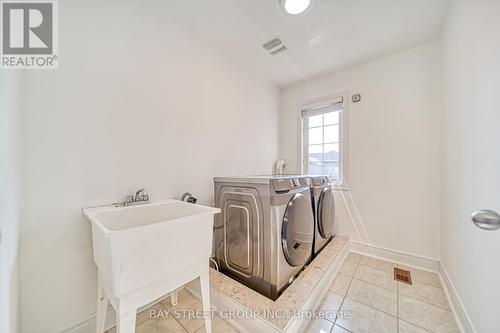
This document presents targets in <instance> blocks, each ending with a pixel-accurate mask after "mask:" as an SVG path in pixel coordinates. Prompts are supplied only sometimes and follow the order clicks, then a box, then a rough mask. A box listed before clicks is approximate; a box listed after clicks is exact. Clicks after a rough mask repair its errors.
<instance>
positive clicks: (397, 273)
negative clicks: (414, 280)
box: [394, 267, 411, 285]
mask: <svg viewBox="0 0 500 333" xmlns="http://www.w3.org/2000/svg"><path fill="white" fill-rule="evenodd" d="M394 280H396V281H399V282H404V283H407V284H410V285H411V274H410V271H407V270H404V269H401V268H396V267H394Z"/></svg>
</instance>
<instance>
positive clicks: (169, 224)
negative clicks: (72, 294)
mask: <svg viewBox="0 0 500 333" xmlns="http://www.w3.org/2000/svg"><path fill="white" fill-rule="evenodd" d="M219 212H220V210H219V209H218V208H213V207H207V206H202V205H197V204H192V203H188V202H184V201H179V200H173V199H170V200H164V201H158V202H153V203H148V204H143V205H138V206H128V207H115V206H107V207H99V208H87V209H84V210H83V213H84V215H85V216H86V217H87V218H88V220H89V221H90V222H91V224H92V243H93V250H94V261H95V263H96V265H97V268H98V300H97V307H98V316H97V317H98V318H97V322H98V325H97V331H98V332H102V328H103V325H104V319H103V318H104V316H105V309H106V304H107V302H108V300H109V301H110V302H111V304H112V305H113V307H114V308H115V310H116V311H117V313H118V321H117V326H118V332H133V328H134V327H135V326H134V325H133V322H135V313H136V311H137V309H139V308H140V307H142V306H144V305H146V304H148V303H150V302H153V301H155V300H157V299H158V298H160V297H162V296H165V295H166V294H168V293H171V292H175V290H176V288H179V287H181V286H182V285H183V284H185V283H187V282H189V281H191V280H193V279H196V278H200V283H201V284H202V294H203V295H202V296H203V303H204V304H203V305H204V309H205V308H207V309H208V310H209V309H210V306H209V304H210V303H209V291H208V290H209V282H208V269H209V264H208V262H209V258H210V255H211V253H212V235H213V233H212V229H213V215H214V214H217V213H219ZM205 323H206V325H207V327H206V328H207V331H210V319H209V318H205Z"/></svg>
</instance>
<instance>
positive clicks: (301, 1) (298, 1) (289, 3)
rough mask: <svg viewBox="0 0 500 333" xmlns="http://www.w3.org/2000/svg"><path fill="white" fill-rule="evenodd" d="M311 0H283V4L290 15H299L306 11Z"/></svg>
mask: <svg viewBox="0 0 500 333" xmlns="http://www.w3.org/2000/svg"><path fill="white" fill-rule="evenodd" d="M310 3H311V0H281V5H282V6H283V8H284V9H285V11H286V12H287V13H288V14H290V15H297V14H300V13H302V12H304V11H305V10H306V9H307V7H309V4H310Z"/></svg>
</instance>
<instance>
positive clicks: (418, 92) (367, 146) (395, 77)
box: [280, 42, 441, 259]
mask: <svg viewBox="0 0 500 333" xmlns="http://www.w3.org/2000/svg"><path fill="white" fill-rule="evenodd" d="M440 79H441V76H440V47H439V43H437V42H432V43H428V44H425V45H422V46H420V47H417V48H415V49H411V50H408V51H404V52H400V53H396V54H392V55H389V56H386V57H384V58H381V59H378V60H375V61H372V62H369V63H366V64H363V65H361V66H357V67H354V68H351V69H348V70H346V71H343V72H341V73H338V74H333V75H329V76H326V77H321V78H316V79H312V80H309V81H308V82H307V83H301V84H298V85H294V86H291V87H288V88H286V89H284V90H283V91H282V93H281V106H280V158H284V159H286V160H287V165H288V166H287V169H286V171H287V172H292V173H293V172H299V171H300V159H299V153H300V112H299V106H300V105H301V104H303V103H304V102H307V101H309V100H314V99H317V98H320V97H324V96H330V95H332V94H335V93H338V92H342V91H348V92H349V96H351V95H352V94H355V93H360V94H361V96H362V101H361V102H360V103H357V104H356V103H351V102H350V97H349V101H347V106H348V110H347V115H348V118H349V128H348V146H349V148H348V170H347V172H348V187H349V189H350V191H348V192H338V193H337V197H336V199H337V201H336V207H337V222H336V232H338V233H341V234H344V235H348V236H349V237H351V239H353V240H357V241H362V242H368V243H372V244H373V245H375V246H379V247H383V248H389V249H393V250H397V251H402V252H406V253H411V254H416V255H419V256H424V257H430V258H435V259H438V258H439V220H440V177H439V176H440V175H439V170H440V109H441V104H440ZM341 194H343V195H344V196H345V197H346V202H347V205H346V203H345V202H344V200H343V198H342V196H341ZM351 199H353V201H352V200H351ZM353 202H354V204H353ZM355 206H356V207H357V208H358V209H359V215H360V217H361V219H359V218H358V217H357V216H356V210H355V208H356V207H355ZM346 207H349V208H350V210H351V211H352V215H353V216H354V217H355V219H354V223H355V224H353V222H352V220H351V218H350V216H349V214H348V213H347V209H346ZM361 221H362V222H361ZM363 226H364V229H363ZM356 228H357V229H356Z"/></svg>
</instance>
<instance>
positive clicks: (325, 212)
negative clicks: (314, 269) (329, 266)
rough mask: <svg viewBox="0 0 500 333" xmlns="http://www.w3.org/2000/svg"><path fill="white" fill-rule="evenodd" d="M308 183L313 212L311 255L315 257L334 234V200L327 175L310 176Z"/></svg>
mask: <svg viewBox="0 0 500 333" xmlns="http://www.w3.org/2000/svg"><path fill="white" fill-rule="evenodd" d="M310 184H311V202H312V208H313V212H314V245H313V257H315V256H316V255H318V253H319V252H320V251H321V250H322V249H323V248H324V247H325V246H326V245H327V244H328V242H330V241H331V240H332V238H333V236H334V235H333V225H334V222H335V200H334V198H333V189H332V184H331V182H330V180H329V178H328V177H325V176H311V177H310Z"/></svg>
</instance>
